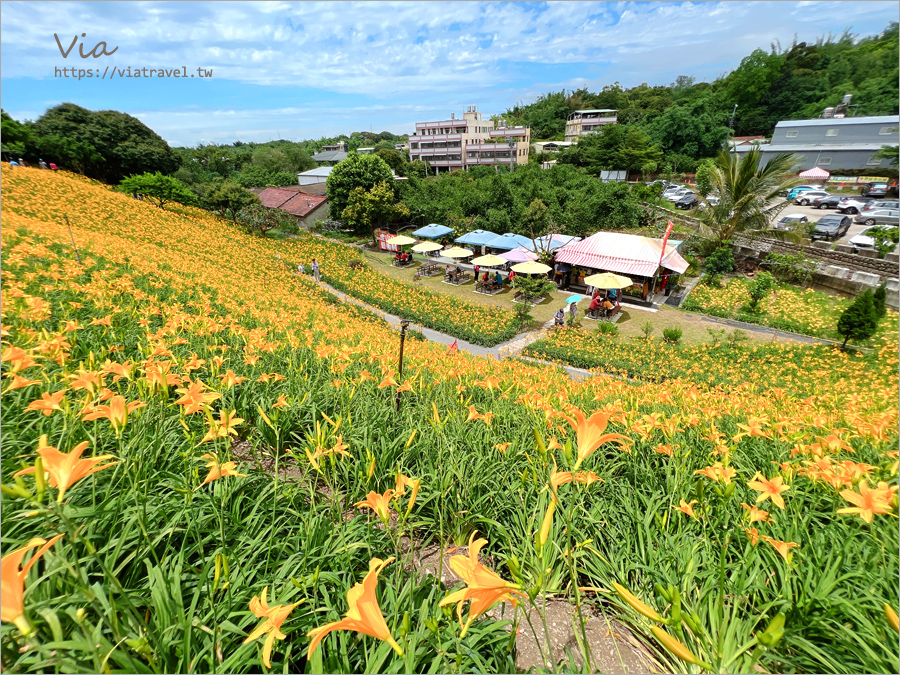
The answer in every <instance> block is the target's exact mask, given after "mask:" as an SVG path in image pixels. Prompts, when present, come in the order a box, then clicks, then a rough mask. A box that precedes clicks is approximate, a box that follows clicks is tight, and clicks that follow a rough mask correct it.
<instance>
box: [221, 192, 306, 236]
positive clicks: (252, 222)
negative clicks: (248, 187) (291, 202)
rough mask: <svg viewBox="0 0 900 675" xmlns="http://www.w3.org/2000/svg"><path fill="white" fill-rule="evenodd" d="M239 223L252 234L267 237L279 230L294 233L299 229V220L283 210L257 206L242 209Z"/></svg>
mask: <svg viewBox="0 0 900 675" xmlns="http://www.w3.org/2000/svg"><path fill="white" fill-rule="evenodd" d="M236 220H237V222H238V223H240V224H241V225H243V226H244V227H246V228H247V229H248V230H250V231H251V232H255V233H257V234H260V235H262V236H263V237H264V236H266V233H267V232H269V231H271V230H274V229H278V230H280V231H281V232H293V231H295V230H296V229H297V219H296V218H294V216H292V215H291V214H290V213H287V212H286V211H282V210H281V209H271V208H269V207H267V206H263V205H262V204H260V203H259V201H258V200H257V203H256V204H251V205H249V206H246V207H244V208H243V209H241V210H240V211H239V212H238V214H237V219H236Z"/></svg>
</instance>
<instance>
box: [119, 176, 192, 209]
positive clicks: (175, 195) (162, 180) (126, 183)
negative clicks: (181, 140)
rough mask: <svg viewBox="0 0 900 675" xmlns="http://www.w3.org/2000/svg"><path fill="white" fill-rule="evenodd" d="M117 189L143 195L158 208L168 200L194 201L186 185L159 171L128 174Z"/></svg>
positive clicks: (187, 202) (190, 202) (189, 202)
mask: <svg viewBox="0 0 900 675" xmlns="http://www.w3.org/2000/svg"><path fill="white" fill-rule="evenodd" d="M119 189H120V190H121V191H122V192H127V193H136V194H139V195H143V196H145V197H147V198H148V199H149V200H150V201H151V202H153V203H154V204H156V205H157V206H158V207H159V208H162V207H163V206H164V205H165V204H168V203H169V202H178V203H179V204H193V203H195V201H196V197H195V195H194V193H193V192H191V191H190V189H188V187H187V185H185V184H184V183H182V182H181V181H180V180H178V179H177V178H173V177H172V176H164V175H162V174H161V173H160V172H159V171H157V172H156V173H145V174H141V175H140V176H129V177H128V178H126V179H125V180H123V181H122V182H121V184H120V185H119Z"/></svg>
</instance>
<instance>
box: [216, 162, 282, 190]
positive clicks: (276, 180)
mask: <svg viewBox="0 0 900 675" xmlns="http://www.w3.org/2000/svg"><path fill="white" fill-rule="evenodd" d="M231 175H232V180H234V181H235V182H237V183H238V184H239V185H241V186H242V187H245V188H251V187H256V188H264V187H271V186H274V187H281V186H284V185H296V184H297V174H295V173H288V172H286V171H273V170H271V169H264V168H262V167H260V166H252V165H251V166H248V167H246V168H245V169H244V170H243V171H241V172H239V173H232V174H231Z"/></svg>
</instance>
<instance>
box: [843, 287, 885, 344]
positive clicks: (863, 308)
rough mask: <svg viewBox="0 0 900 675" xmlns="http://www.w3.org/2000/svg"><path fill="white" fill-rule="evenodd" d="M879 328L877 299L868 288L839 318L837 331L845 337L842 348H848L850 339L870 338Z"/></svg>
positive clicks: (856, 340) (857, 340)
mask: <svg viewBox="0 0 900 675" xmlns="http://www.w3.org/2000/svg"><path fill="white" fill-rule="evenodd" d="M877 328H878V314H877V313H876V310H875V301H874V300H873V297H872V291H870V290H869V289H866V290H864V291H863V292H862V293H860V294H859V297H857V298H856V300H854V301H853V304H852V305H850V306H849V307H848V308H847V309H845V310H844V313H843V314H841V318H840V319H838V324H837V332H838V333H839V334H840V335H842V336H843V338H844V344H842V345H841V349H846V347H847V341H848V340H854V341H855V342H860V341H862V340H868V339H869V338H870V337H872V336H873V335H874V334H875V330H876V329H877Z"/></svg>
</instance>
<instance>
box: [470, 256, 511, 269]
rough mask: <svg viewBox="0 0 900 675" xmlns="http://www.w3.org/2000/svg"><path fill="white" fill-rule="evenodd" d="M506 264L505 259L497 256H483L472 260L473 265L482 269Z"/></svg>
mask: <svg viewBox="0 0 900 675" xmlns="http://www.w3.org/2000/svg"><path fill="white" fill-rule="evenodd" d="M508 262H509V261H508V260H507V259H506V258H501V257H500V256H499V255H483V256H481V257H478V258H475V259H473V260H472V264H473V265H481V266H482V267H497V266H498V265H505V264H506V263H508Z"/></svg>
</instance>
